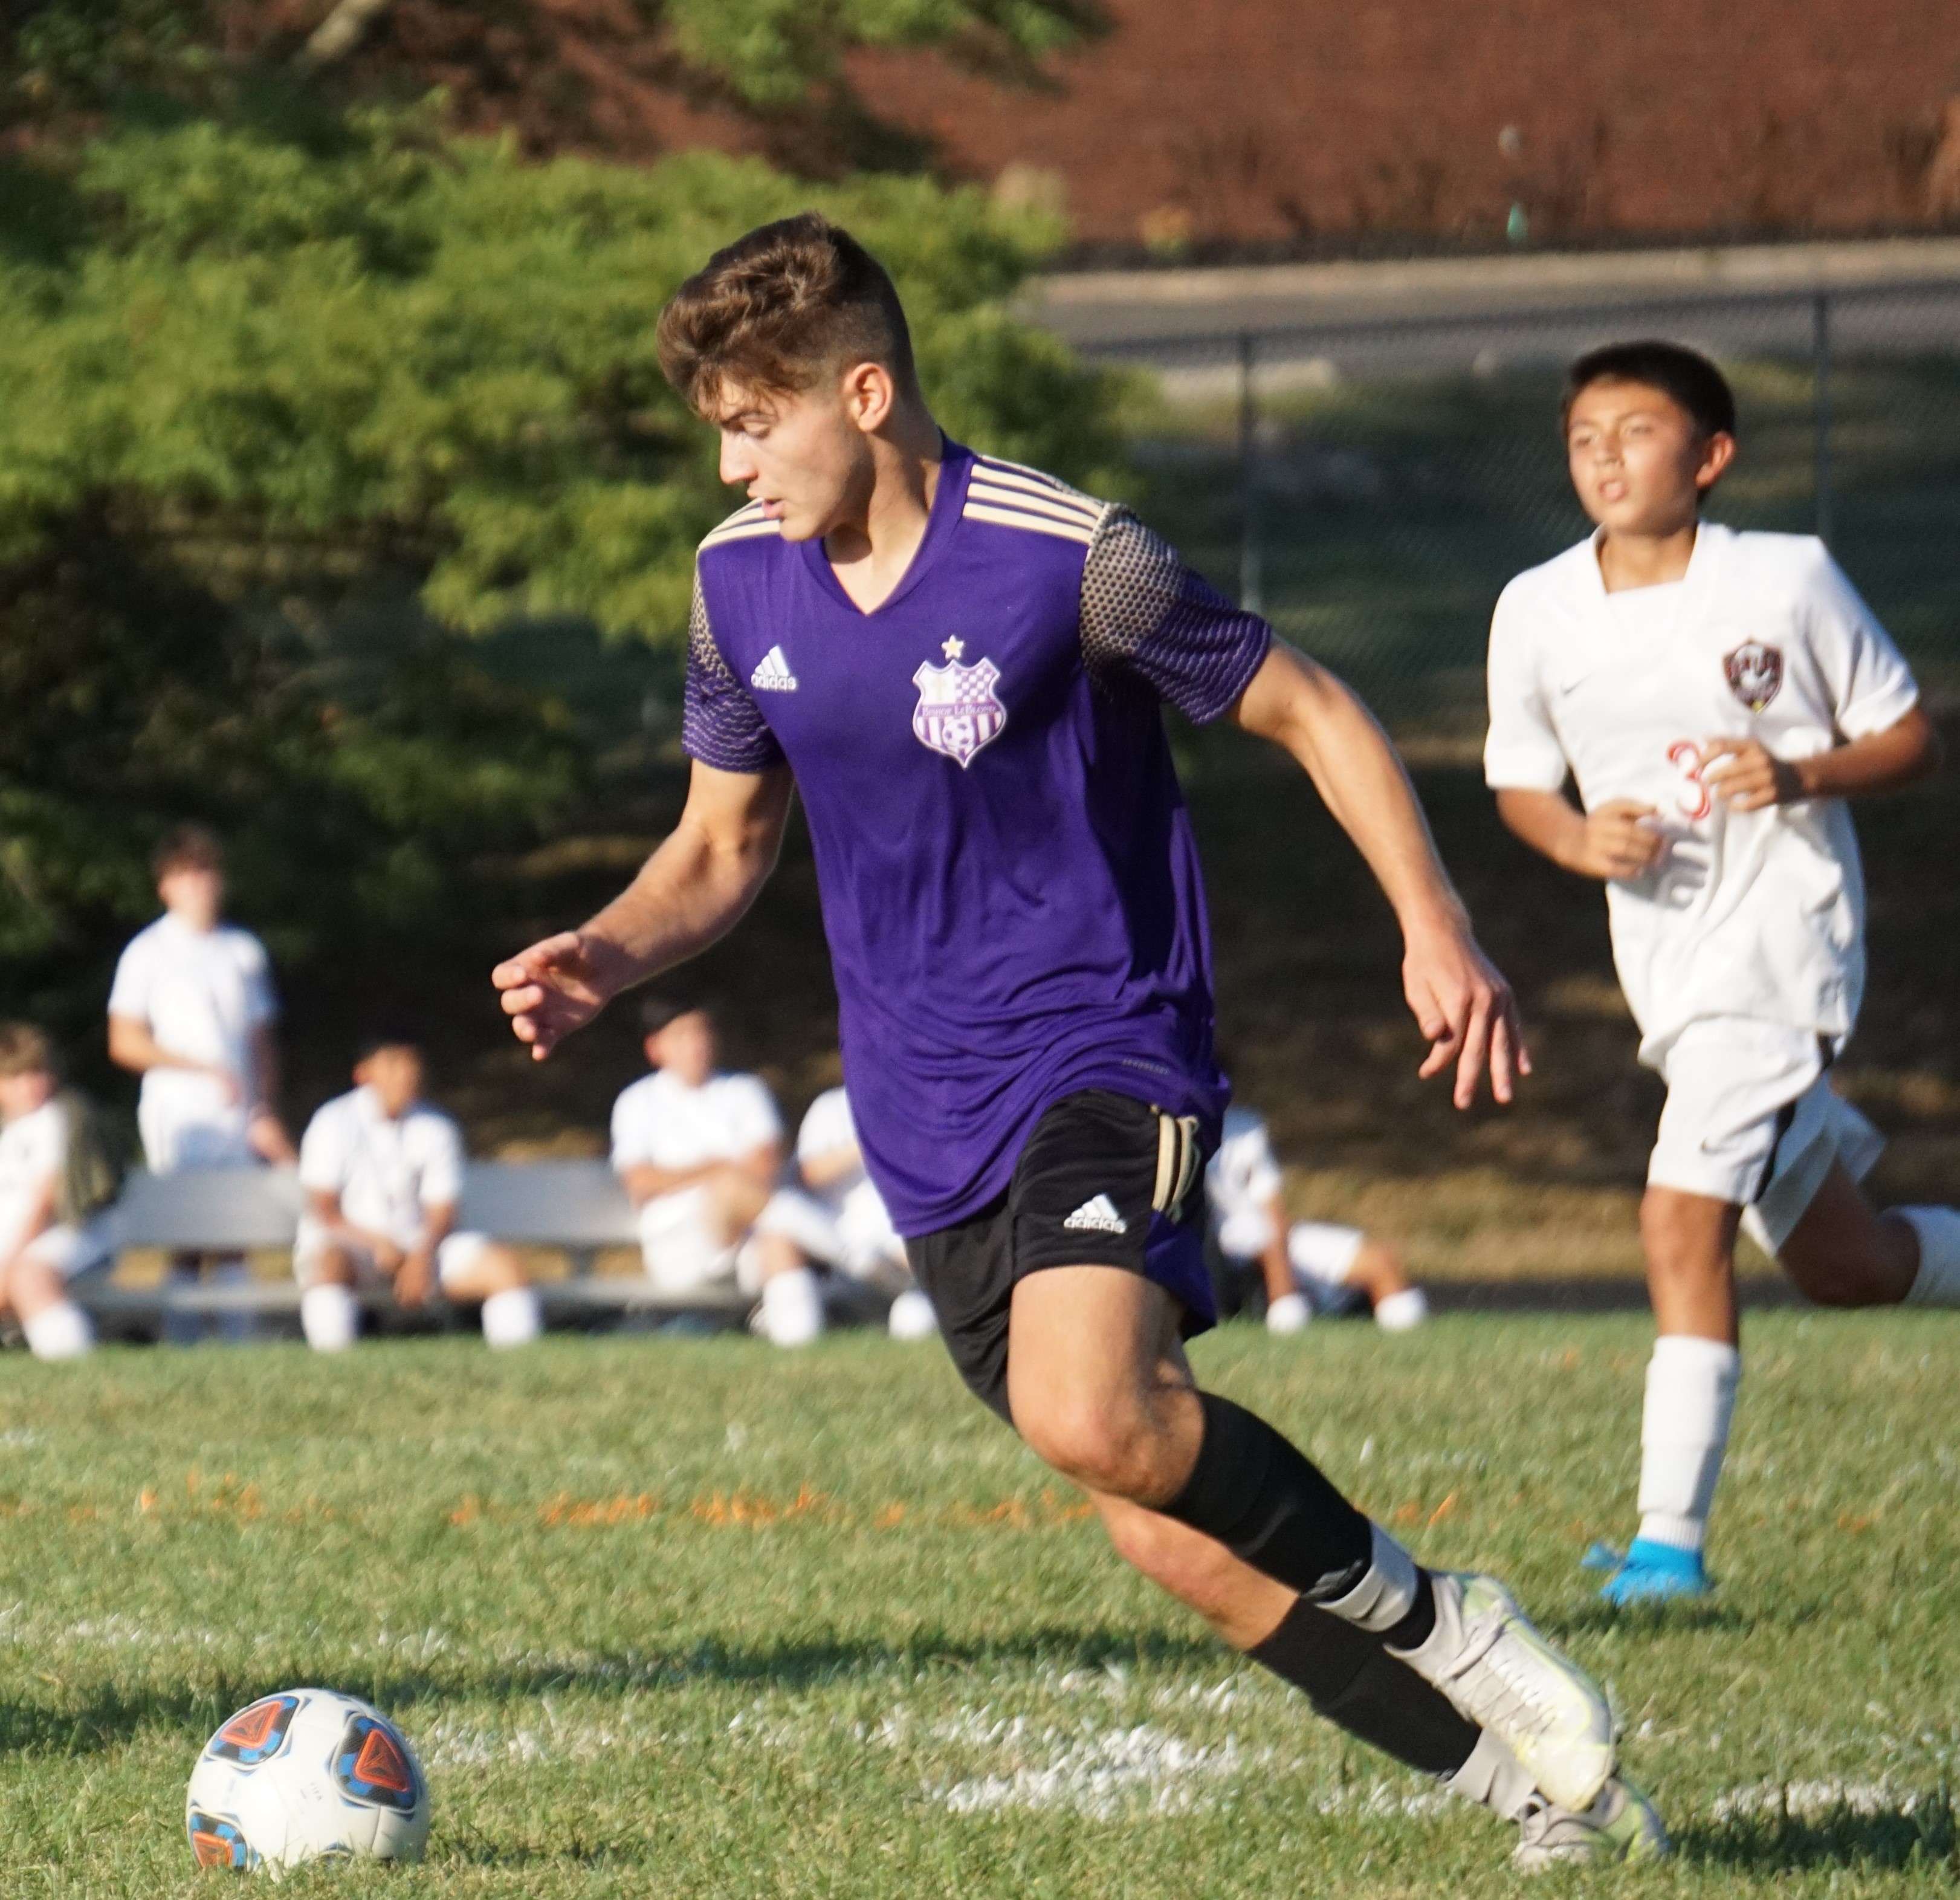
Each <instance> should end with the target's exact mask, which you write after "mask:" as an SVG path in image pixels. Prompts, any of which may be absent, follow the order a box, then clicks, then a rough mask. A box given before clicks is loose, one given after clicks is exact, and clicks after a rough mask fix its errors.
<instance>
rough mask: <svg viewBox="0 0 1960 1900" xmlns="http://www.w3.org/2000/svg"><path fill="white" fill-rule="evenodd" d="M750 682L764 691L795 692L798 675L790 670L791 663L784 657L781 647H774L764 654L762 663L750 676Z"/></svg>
mask: <svg viewBox="0 0 1960 1900" xmlns="http://www.w3.org/2000/svg"><path fill="white" fill-rule="evenodd" d="M749 685H750V686H754V687H756V689H758V690H759V691H760V692H795V691H796V689H797V676H796V675H795V674H794V673H792V672H791V671H790V663H789V662H788V660H785V659H784V657H783V650H782V648H781V647H772V648H770V649H769V650H768V652H767V653H765V654H763V655H762V660H761V663H760V664H759V665H758V666H757V667H756V670H755V671H754V672H753V673H750V674H749Z"/></svg>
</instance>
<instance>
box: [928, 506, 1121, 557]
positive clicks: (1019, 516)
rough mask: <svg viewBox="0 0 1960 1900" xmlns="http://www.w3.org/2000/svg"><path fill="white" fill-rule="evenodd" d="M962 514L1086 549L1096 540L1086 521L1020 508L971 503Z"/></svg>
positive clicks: (968, 517) (1094, 532)
mask: <svg viewBox="0 0 1960 1900" xmlns="http://www.w3.org/2000/svg"><path fill="white" fill-rule="evenodd" d="M961 513H962V514H963V516H964V517H966V519H968V520H974V521H991V522H993V523H994V524H995V525H996V526H997V527H1004V528H1024V529H1026V530H1027V531H1028V532H1029V533H1030V534H1055V535H1059V536H1061V538H1062V539H1063V540H1064V541H1080V543H1082V545H1083V546H1084V547H1085V548H1086V547H1087V546H1089V544H1090V542H1092V541H1093V540H1094V539H1096V530H1095V529H1094V528H1093V527H1091V526H1090V524H1088V523H1087V522H1086V521H1083V522H1077V521H1071V520H1055V519H1052V517H1049V516H1048V515H1045V514H1029V513H1026V512H1025V511H1023V510H1021V509H1020V508H990V507H988V504H986V503H985V502H984V501H969V502H968V503H967V504H966V507H965V508H963V510H961Z"/></svg>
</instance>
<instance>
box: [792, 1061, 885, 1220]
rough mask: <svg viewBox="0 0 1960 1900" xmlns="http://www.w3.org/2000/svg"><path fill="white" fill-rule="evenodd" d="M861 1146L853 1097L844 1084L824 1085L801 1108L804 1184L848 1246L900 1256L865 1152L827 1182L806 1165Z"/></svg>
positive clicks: (800, 1153)
mask: <svg viewBox="0 0 1960 1900" xmlns="http://www.w3.org/2000/svg"><path fill="white" fill-rule="evenodd" d="M857 1146H858V1125H857V1123H856V1122H855V1121H854V1120H853V1119H852V1117H851V1098H850V1097H849V1096H848V1095H847V1094H845V1092H844V1090H842V1089H841V1088H836V1089H826V1090H824V1092H823V1093H822V1094H821V1095H819V1096H818V1097H817V1098H816V1100H815V1101H814V1102H813V1103H811V1104H810V1106H809V1107H808V1108H807V1109H805V1110H804V1111H803V1121H802V1122H801V1124H800V1125H799V1126H798V1128H797V1145H796V1152H797V1166H798V1167H799V1168H801V1169H803V1170H806V1172H805V1173H804V1176H803V1181H804V1185H805V1186H806V1188H807V1189H808V1192H810V1195H811V1197H812V1198H813V1199H815V1200H816V1201H820V1202H821V1203H822V1204H823V1206H824V1207H826V1208H828V1209H829V1211H830V1213H831V1214H832V1216H833V1217H835V1221H836V1223H837V1230H838V1233H839V1235H840V1236H842V1239H843V1241H844V1244H845V1248H846V1249H847V1250H848V1251H849V1252H851V1253H852V1254H853V1255H854V1256H856V1257H861V1258H864V1259H872V1258H875V1257H877V1256H886V1255H888V1256H891V1257H893V1258H895V1259H902V1257H903V1255H904V1251H905V1249H904V1244H903V1243H902V1242H901V1241H900V1240H899V1236H898V1232H897V1230H896V1229H895V1228H894V1227H893V1225H892V1217H891V1214H890V1213H889V1211H887V1209H886V1206H885V1202H884V1198H883V1195H880V1193H879V1192H878V1189H877V1183H876V1182H873V1180H872V1179H871V1177H870V1176H869V1175H868V1174H867V1173H865V1171H864V1159H863V1157H862V1155H860V1157H859V1158H858V1165H857V1166H856V1167H854V1168H853V1169H851V1170H848V1172H847V1173H843V1174H841V1175H839V1176H838V1177H837V1178H836V1179H835V1180H834V1181H832V1182H830V1183H829V1185H828V1186H825V1187H821V1188H819V1187H816V1186H811V1185H810V1176H809V1174H808V1173H807V1170H808V1168H809V1166H810V1163H811V1162H812V1161H813V1160H816V1158H817V1157H819V1156H821V1155H826V1154H836V1153H837V1152H838V1151H839V1150H840V1149H843V1148H854V1147H857Z"/></svg>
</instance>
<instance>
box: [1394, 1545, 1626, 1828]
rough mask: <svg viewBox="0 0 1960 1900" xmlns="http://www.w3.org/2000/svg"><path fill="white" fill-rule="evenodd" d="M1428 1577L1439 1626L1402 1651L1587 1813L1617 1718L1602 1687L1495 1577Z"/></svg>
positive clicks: (1601, 1781) (1607, 1764)
mask: <svg viewBox="0 0 1960 1900" xmlns="http://www.w3.org/2000/svg"><path fill="white" fill-rule="evenodd" d="M1430 1579H1431V1581H1432V1582H1433V1585H1434V1587H1435V1591H1436V1628H1434V1629H1433V1630H1432V1631H1430V1634H1429V1636H1428V1637H1427V1639H1426V1640H1425V1641H1424V1642H1423V1643H1422V1644H1421V1646H1420V1647H1418V1648H1416V1649H1414V1650H1408V1651H1407V1652H1400V1651H1398V1652H1396V1653H1398V1654H1401V1655H1402V1660H1404V1661H1405V1662H1406V1663H1408V1666H1409V1667H1410V1668H1411V1669H1414V1671H1415V1672H1416V1673H1417V1674H1418V1676H1421V1677H1422V1679H1424V1681H1425V1682H1429V1683H1430V1684H1432V1685H1433V1686H1434V1687H1435V1688H1439V1689H1440V1690H1441V1691H1442V1692H1443V1694H1444V1695H1446V1696H1447V1697H1448V1698H1449V1701H1451V1703H1452V1704H1454V1706H1455V1707H1456V1709H1457V1710H1458V1711H1459V1713H1460V1714H1462V1715H1463V1716H1464V1717H1466V1718H1467V1719H1468V1720H1470V1721H1472V1722H1475V1723H1476V1724H1477V1725H1478V1727H1480V1728H1486V1729H1489V1730H1491V1731H1492V1732H1493V1733H1494V1734H1495V1735H1496V1736H1497V1738H1498V1739H1500V1741H1502V1742H1504V1743H1505V1744H1506V1745H1507V1746H1508V1747H1509V1748H1510V1751H1511V1752H1512V1753H1513V1755H1516V1757H1517V1758H1518V1761H1519V1764H1520V1765H1522V1766H1523V1768H1524V1769H1525V1771H1526V1773H1527V1774H1529V1775H1530V1777H1531V1778H1532V1781H1533V1783H1534V1784H1535V1785H1536V1786H1537V1787H1538V1788H1539V1789H1540V1790H1542V1791H1543V1793H1545V1796H1546V1797H1548V1799H1549V1800H1551V1802H1552V1803H1554V1805H1555V1806H1558V1807H1561V1808H1564V1809H1567V1810H1569V1811H1570V1812H1573V1813H1583V1812H1584V1811H1585V1810H1586V1809H1588V1808H1589V1807H1590V1806H1592V1805H1593V1801H1594V1800H1595V1799H1596V1797H1598V1795H1599V1791H1600V1790H1601V1789H1602V1788H1603V1787H1605V1785H1606V1781H1607V1778H1608V1776H1610V1775H1611V1774H1612V1772H1613V1716H1612V1711H1611V1710H1610V1709H1608V1707H1607V1706H1606V1698H1605V1696H1604V1695H1602V1694H1601V1693H1600V1691H1599V1685H1598V1684H1597V1683H1596V1682H1594V1681H1593V1679H1592V1678H1591V1677H1590V1676H1588V1675H1587V1674H1586V1672H1585V1671H1584V1670H1583V1669H1581V1668H1580V1666H1578V1664H1577V1663H1573V1662H1571V1661H1570V1660H1567V1658H1566V1657H1563V1656H1561V1655H1560V1654H1559V1653H1558V1650H1555V1649H1554V1648H1553V1647H1552V1646H1551V1644H1549V1643H1548V1642H1547V1641H1545V1638H1544V1637H1542V1636H1541V1635H1540V1634H1538V1631H1536V1630H1535V1628H1532V1625H1531V1622H1530V1620H1529V1618H1527V1617H1526V1615H1525V1613H1524V1612H1523V1610H1521V1609H1519V1608H1518V1606H1517V1603H1516V1600H1515V1599H1513V1596H1512V1595H1511V1593H1510V1591H1509V1590H1506V1589H1505V1587H1503V1584H1501V1583H1499V1582H1498V1581H1497V1579H1496V1578H1495V1577H1477V1576H1467V1575H1463V1574H1459V1573H1458V1572H1456V1571H1431V1572H1430Z"/></svg>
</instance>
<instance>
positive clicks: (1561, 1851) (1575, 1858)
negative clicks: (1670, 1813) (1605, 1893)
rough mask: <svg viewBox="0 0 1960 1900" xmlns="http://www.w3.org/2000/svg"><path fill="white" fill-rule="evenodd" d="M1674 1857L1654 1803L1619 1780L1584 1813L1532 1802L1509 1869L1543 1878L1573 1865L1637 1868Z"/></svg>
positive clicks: (1601, 1792) (1522, 1821) (1537, 1800)
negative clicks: (1622, 1865)
mask: <svg viewBox="0 0 1960 1900" xmlns="http://www.w3.org/2000/svg"><path fill="white" fill-rule="evenodd" d="M1673 1851H1674V1844H1673V1842H1672V1841H1669V1839H1668V1838H1667V1829H1666V1828H1664V1827H1663V1826H1662V1825H1661V1819H1660V1816H1659V1815H1658V1814H1657V1813H1656V1812H1654V1805H1653V1803H1652V1802H1651V1801H1650V1800H1648V1799H1647V1797H1646V1796H1645V1795H1644V1794H1643V1793H1641V1792H1640V1790H1639V1789H1638V1788H1637V1787H1634V1784H1632V1782H1631V1781H1622V1780H1621V1778H1620V1777H1619V1776H1618V1775H1617V1774H1616V1775H1615V1776H1614V1777H1612V1780H1611V1781H1608V1783H1607V1784H1606V1785H1605V1787H1603V1788H1602V1789H1601V1790H1599V1797H1598V1799H1597V1800H1595V1801H1594V1802H1593V1805H1592V1806H1590V1807H1589V1808H1587V1809H1585V1810H1584V1811H1583V1812H1580V1813H1574V1812H1572V1811H1571V1810H1570V1809H1566V1808H1561V1807H1554V1806H1552V1805H1551V1803H1549V1802H1548V1801H1546V1800H1544V1799H1542V1797H1538V1796H1533V1797H1532V1800H1531V1801H1530V1803H1529V1804H1528V1805H1527V1806H1526V1809H1525V1811H1524V1812H1523V1814H1521V1815H1520V1816H1519V1817H1518V1844H1517V1848H1516V1852H1514V1853H1513V1854H1512V1856H1511V1863H1512V1864H1513V1866H1514V1867H1516V1868H1517V1869H1518V1870H1519V1872H1520V1873H1544V1872H1545V1870H1547V1869H1548V1868H1551V1867H1567V1866H1571V1865H1573V1864H1575V1863H1576V1864H1580V1865H1584V1866H1593V1867H1604V1866H1609V1865H1612V1864H1614V1863H1625V1864H1627V1865H1628V1866H1637V1865H1639V1864H1640V1863H1643V1862H1647V1861H1653V1860H1666V1858H1667V1857H1668V1856H1669V1854H1672V1852H1673Z"/></svg>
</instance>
